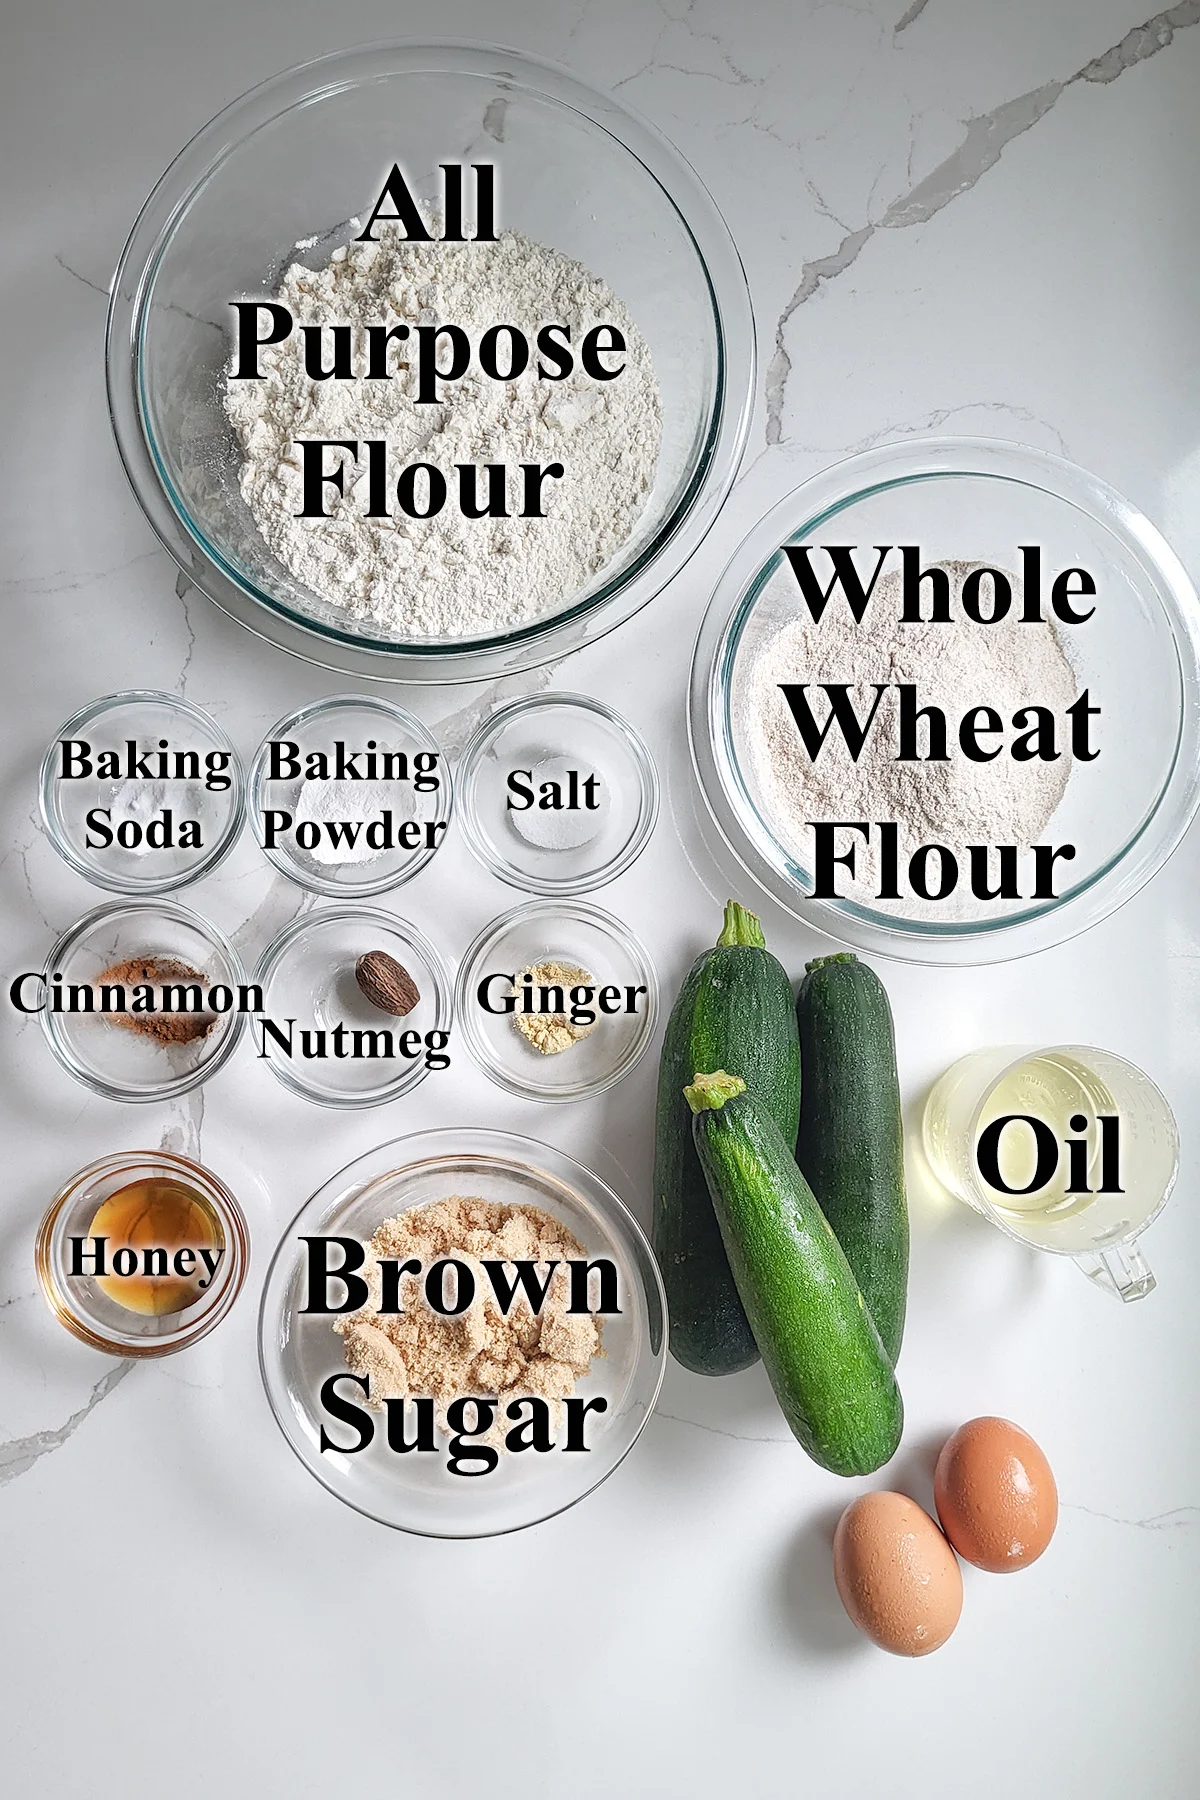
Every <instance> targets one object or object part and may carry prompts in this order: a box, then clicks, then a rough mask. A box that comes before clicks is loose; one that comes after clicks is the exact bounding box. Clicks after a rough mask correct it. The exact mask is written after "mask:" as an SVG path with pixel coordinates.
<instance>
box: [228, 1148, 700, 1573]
mask: <svg viewBox="0 0 1200 1800" xmlns="http://www.w3.org/2000/svg"><path fill="white" fill-rule="evenodd" d="M453 1194H461V1195H470V1196H478V1197H479V1198H480V1199H483V1200H488V1201H492V1202H500V1203H502V1204H505V1205H510V1206H511V1205H526V1206H534V1207H537V1208H538V1209H539V1210H541V1211H542V1212H548V1213H550V1214H552V1215H553V1216H554V1217H555V1218H557V1219H559V1220H560V1221H562V1222H563V1223H564V1224H565V1225H566V1226H567V1228H568V1230H569V1231H570V1232H571V1233H572V1235H573V1236H574V1237H575V1238H576V1239H577V1240H578V1241H579V1243H580V1244H582V1246H583V1248H584V1250H585V1251H586V1252H587V1255H588V1257H589V1259H592V1258H595V1257H608V1258H611V1260H612V1261H613V1262H614V1263H615V1265H616V1270H617V1283H618V1294H617V1298H618V1301H619V1304H620V1307H621V1311H620V1312H619V1313H618V1314H615V1315H609V1316H607V1317H606V1318H605V1320H604V1326H603V1337H602V1342H603V1355H601V1356H600V1357H598V1358H597V1359H596V1360H595V1362H594V1363H593V1365H592V1369H591V1370H590V1371H589V1373H588V1374H587V1375H586V1376H585V1377H584V1378H583V1380H582V1381H581V1382H580V1383H579V1386H578V1388H577V1390H576V1391H577V1392H578V1393H579V1394H580V1396H581V1397H583V1398H586V1399H593V1398H596V1397H597V1396H603V1397H604V1398H605V1399H606V1400H607V1401H608V1407H607V1410H606V1411H605V1412H604V1413H603V1414H602V1415H600V1414H597V1415H595V1416H593V1418H592V1422H591V1424H590V1425H589V1427H588V1431H587V1443H588V1445H589V1449H588V1452H587V1454H582V1455H581V1454H577V1453H573V1454H564V1453H563V1451H562V1450H561V1449H558V1448H556V1449H554V1450H553V1451H550V1452H546V1453H543V1454H538V1453H536V1452H535V1453H532V1454H531V1453H528V1452H527V1453H524V1454H517V1455H510V1454H505V1455H502V1456H501V1458H500V1461H499V1463H498V1464H497V1466H496V1468H495V1469H494V1470H492V1471H491V1473H489V1474H485V1475H479V1476H475V1477H474V1478H470V1479H468V1478H465V1477H464V1476H463V1475H462V1474H457V1475H456V1474H453V1473H451V1472H450V1470H449V1469H448V1468H447V1466H446V1456H445V1444H444V1440H442V1438H441V1434H440V1433H439V1453H437V1454H429V1453H422V1454H415V1455H400V1454H398V1453H397V1452H395V1451H393V1450H390V1449H389V1448H388V1445H387V1442H386V1431H385V1426H384V1415H383V1413H382V1412H380V1413H378V1414H377V1415H376V1429H375V1433H374V1437H373V1440H372V1442H371V1443H370V1444H369V1445H368V1446H367V1447H366V1448H365V1449H362V1450H360V1451H358V1452H357V1453H355V1454H351V1455H347V1454H343V1453H341V1452H339V1451H337V1450H334V1449H330V1448H326V1449H325V1450H322V1448H321V1442H322V1431H323V1430H324V1429H325V1428H326V1427H328V1430H329V1436H330V1437H331V1438H332V1439H333V1440H334V1442H335V1443H347V1442H350V1441H352V1439H353V1434H352V1433H351V1432H349V1431H348V1429H347V1427H346V1425H345V1424H344V1423H343V1424H337V1423H336V1422H335V1421H334V1420H333V1419H332V1418H330V1417H329V1416H328V1415H327V1413H326V1410H325V1408H324V1407H323V1406H322V1404H321V1399H320V1396H321V1390H322V1387H323V1385H324V1383H325V1381H326V1380H327V1378H328V1377H329V1376H331V1375H336V1374H337V1373H338V1372H339V1371H340V1372H341V1373H343V1374H345V1373H346V1364H345V1358H344V1356H343V1353H342V1345H341V1340H340V1339H339V1338H338V1337H337V1335H336V1334H335V1333H334V1331H333V1329H332V1322H331V1320H330V1318H329V1317H327V1316H324V1315H321V1314H313V1313H310V1312H307V1311H306V1310H305V1305H306V1298H307V1281H306V1269H305V1254H306V1253H305V1250H304V1248H303V1245H304V1242H305V1240H306V1239H308V1238H313V1237H336V1236H341V1237H350V1238H357V1239H358V1240H359V1242H360V1243H362V1242H365V1241H366V1240H367V1239H369V1238H370V1237H371V1236H372V1235H373V1234H374V1232H375V1231H376V1230H377V1229H378V1227H379V1226H380V1225H381V1224H382V1223H383V1221H384V1220H385V1219H389V1218H394V1217H395V1216H396V1214H398V1213H401V1212H406V1211H407V1210H408V1209H409V1208H410V1207H421V1206H428V1205H431V1204H432V1203H434V1202H435V1201H438V1200H445V1199H447V1198H448V1197H449V1196H451V1195H453ZM341 1260H342V1259H341V1254H340V1252H339V1251H337V1250H335V1251H334V1252H333V1253H332V1255H331V1256H330V1267H331V1268H336V1267H337V1266H338V1264H339V1263H340V1262H341ZM332 1285H333V1286H334V1287H335V1288H336V1287H337V1286H338V1284H337V1283H336V1282H335V1283H333V1284H332ZM666 1333H667V1314H666V1300H665V1296H664V1294H663V1287H662V1279H661V1277H660V1275H659V1272H658V1265H657V1263H656V1262H655V1260H654V1253H653V1251H652V1250H651V1249H650V1246H649V1244H648V1243H647V1242H646V1239H645V1236H644V1235H643V1233H642V1231H641V1229H640V1228H639V1226H638V1225H637V1223H636V1221H635V1220H634V1218H633V1217H632V1215H631V1214H630V1213H629V1212H627V1211H626V1209H625V1207H624V1206H623V1205H622V1204H621V1202H620V1200H618V1199H617V1196H616V1195H615V1194H614V1193H613V1192H612V1190H611V1189H610V1188H608V1187H606V1186H605V1184H604V1183H603V1182H602V1181H601V1180H600V1179H599V1177H598V1176H596V1175H593V1174H591V1173H590V1172H589V1171H588V1170H587V1169H585V1168H583V1167H581V1165H580V1164H579V1163H577V1162H574V1161H572V1159H571V1158H570V1157H569V1156H564V1155H563V1153H562V1152H561V1151H559V1150H555V1149H552V1148H551V1146H550V1145H549V1144H539V1143H535V1142H534V1141H533V1140H532V1139H531V1138H523V1137H514V1136H512V1135H511V1134H510V1133H508V1132H502V1131H484V1130H481V1129H478V1128H475V1127H463V1128H462V1129H461V1130H448V1131H424V1132H419V1133H417V1134H416V1135H415V1136H413V1137H406V1138H398V1139H396V1140H395V1141H394V1142H393V1143H389V1144H382V1145H380V1147H379V1148H378V1149H377V1150H372V1151H370V1152H369V1153H368V1154H367V1155H366V1156H360V1157H359V1158H358V1160H357V1161H356V1162H352V1163H350V1164H349V1166H348V1167H347V1168H344V1169H342V1170H341V1171H340V1172H339V1173H338V1174H336V1175H334V1176H332V1177H331V1178H330V1180H329V1181H327V1182H326V1183H325V1184H324V1186H323V1187H320V1188H318V1190H317V1192H316V1193H315V1194H314V1195H313V1196H312V1198H311V1200H309V1201H308V1202H307V1204H306V1205H305V1206H304V1207H303V1208H302V1209H301V1211H300V1212H299V1213H298V1214H297V1215H296V1217H295V1218H294V1219H293V1221H292V1223H291V1224H290V1225H289V1227H288V1229H287V1230H286V1231H285V1232H284V1234H283V1237H282V1239H281V1240H280V1243H279V1247H278V1249H277V1250H276V1252H275V1255H274V1258H273V1259H272V1262H271V1267H270V1269H269V1270H268V1272H267V1280H266V1285H265V1287H264V1289H263V1297H262V1309H261V1312H260V1314H259V1358H260V1361H261V1365H262V1376H263V1382H264V1384H265V1386H266V1390H267V1398H268V1400H269V1401H270V1403H271V1410H272V1412H273V1413H274V1414H275V1418H276V1420H277V1422H278V1424H279V1428H280V1430H281V1431H282V1432H283V1435H284V1437H285V1438H286V1439H287V1441H288V1443H289V1444H290V1446H291V1448H292V1449H293V1450H294V1451H295V1453H296V1455H297V1456H298V1457H299V1459H300V1461H301V1462H302V1463H303V1464H304V1466H305V1468H306V1469H307V1470H308V1472H309V1474H310V1475H313V1476H315V1477H316V1479H317V1480H318V1481H319V1482H320V1483H321V1485H322V1486H323V1487H326V1488H328V1489H329V1492H330V1493H331V1494H334V1495H336V1497H337V1498H338V1499H339V1500H342V1501H344V1502H345V1504H346V1505H347V1506H352V1507H354V1508H355V1509H356V1510H357V1511H358V1512H361V1513H365V1514H366V1515H367V1517H368V1518H371V1519H377V1520H379V1522H380V1523H381V1524H383V1525H391V1526H394V1527H396V1528H397V1529H398V1530H401V1531H411V1532H416V1533H417V1534H418V1535H421V1536H424V1537H444V1538H470V1537H491V1536H494V1535H497V1534H499V1533H502V1532H506V1531H518V1530H520V1529H521V1528H522V1527H523V1526H526V1525H535V1524H538V1523H539V1522H540V1521H541V1520H543V1519H548V1518H551V1517H553V1515H554V1514H555V1513H559V1512H563V1511H565V1510H566V1508H567V1507H569V1506H573V1505H574V1504H575V1503H576V1501H578V1500H582V1499H583V1498H584V1497H585V1495H587V1494H590V1493H591V1492H592V1490H593V1489H594V1488H597V1487H599V1485H600V1483H601V1482H602V1481H604V1480H605V1479H606V1477H607V1476H609V1475H611V1474H612V1472H613V1470H614V1469H615V1468H616V1467H617V1466H618V1464H619V1463H621V1462H622V1461H623V1460H624V1458H625V1457H626V1456H627V1455H628V1453H629V1451H630V1450H631V1449H632V1448H633V1445H634V1444H635V1442H636V1441H637V1439H638V1436H639V1435H640V1433H641V1430H642V1427H643V1426H644V1425H645V1423H646V1420H647V1419H648V1418H649V1417H650V1414H651V1413H652V1412H653V1411H654V1405H655V1402H656V1400H657V1399H658V1393H659V1389H660V1388H661V1386H662V1380H663V1371H664V1368H665V1366H666V1356H667V1335H666ZM341 1393H342V1394H343V1395H344V1396H349V1397H351V1398H355V1397H356V1396H355V1394H354V1391H353V1390H351V1389H350V1388H348V1387H347V1385H346V1383H342V1384H341ZM358 1397H359V1398H361V1396H358Z"/></svg>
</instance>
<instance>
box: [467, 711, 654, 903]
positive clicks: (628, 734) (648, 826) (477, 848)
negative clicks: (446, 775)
mask: <svg viewBox="0 0 1200 1800" xmlns="http://www.w3.org/2000/svg"><path fill="white" fill-rule="evenodd" d="M551 707H570V708H574V709H575V710H576V711H579V712H590V713H594V714H595V715H596V716H597V718H600V719H602V720H603V721H604V723H605V724H606V725H610V726H612V727H613V730H614V734H615V735H616V737H618V738H619V739H620V740H621V742H622V743H623V744H624V746H625V748H626V750H627V751H628V754H629V760H630V763H631V765H632V767H633V769H634V772H635V774H636V776H637V779H638V787H639V796H638V815H637V819H636V820H635V822H634V826H633V830H632V831H631V832H630V834H629V836H628V838H627V839H626V840H625V842H624V844H623V845H622V846H621V848H620V849H619V850H618V851H617V853H616V855H615V856H612V857H610V858H609V860H608V861H607V862H605V863H600V864H596V865H594V866H593V867H592V868H590V869H585V870H584V871H583V873H582V874H578V875H570V876H560V877H559V878H558V879H555V878H554V877H553V876H548V875H539V874H535V873H534V872H533V871H532V870H530V869H524V868H521V867H520V866H519V865H518V864H517V863H515V862H506V861H505V860H504V859H503V858H502V857H501V856H500V854H499V852H498V851H497V849H496V846H495V838H494V837H493V836H492V835H490V834H489V833H488V832H487V831H485V829H484V827H483V825H482V823H481V822H480V820H479V818H478V815H477V812H476V806H475V789H476V783H477V780H478V775H479V768H480V764H481V763H482V762H483V759H484V757H485V756H486V755H487V753H488V751H489V750H490V749H491V748H492V747H493V745H494V744H495V741H496V739H497V738H498V737H499V736H500V734H501V732H503V731H504V730H505V729H506V728H507V727H508V726H509V725H511V724H512V723H513V722H514V721H515V720H517V719H523V718H526V717H528V716H529V715H531V714H536V713H539V712H544V711H546V710H547V709H549V708H551ZM456 779H457V781H458V783H459V789H458V799H459V808H460V811H459V823H460V826H461V829H462V834H463V837H464V838H465V839H466V842H467V847H468V849H469V850H470V851H471V853H472V855H473V856H474V857H475V859H476V861H477V862H479V863H481V864H482V865H483V867H484V868H485V869H489V870H490V871H491V873H492V874H493V875H494V876H495V877H496V879H497V880H498V881H502V882H504V884H505V885H506V886H507V887H514V888H518V889H520V890H521V891H522V892H524V893H530V894H538V895H541V896H543V897H545V898H547V899H569V898H570V897H571V895H573V894H589V893H593V892H594V891H595V890H596V889H597V888H601V887H607V886H608V885H609V883H610V882H613V881H615V880H616V878H617V876H618V875H623V874H624V873H625V871H626V869H629V868H632V867H633V864H634V863H635V862H636V861H637V859H638V857H639V856H640V855H641V854H642V851H643V850H644V849H645V848H646V845H647V844H648V843H649V841H650V836H651V833H652V832H653V830H654V827H655V825H656V824H657V822H658V811H659V805H660V792H659V780H658V770H657V768H656V767H655V763H654V758H653V756H652V755H651V754H650V749H649V746H648V745H647V743H646V741H645V739H644V738H643V737H642V735H641V733H640V732H639V731H637V730H636V729H635V727H634V726H632V725H631V724H630V723H629V721H628V719H626V718H625V717H624V715H623V714H621V713H619V712H618V711H617V710H616V708H615V707H613V706H609V705H607V703H606V702H605V701H603V700H598V699H597V698H596V697H595V696H594V695H592V694H573V693H567V692H565V691H554V692H547V693H542V694H525V695H522V696H521V697H520V698H519V699H516V700H509V701H507V702H505V704H504V705H502V706H498V707H497V708H496V710H495V712H493V713H489V715H488V717H487V718H486V719H485V720H484V721H483V723H482V724H481V725H480V726H479V728H478V730H477V731H476V732H475V733H474V735H473V736H472V737H471V739H470V740H469V742H468V744H467V746H466V749H465V750H464V751H463V753H462V755H461V757H460V758H459V761H458V769H457V772H456ZM534 848H536V846H533V845H531V846H530V849H531V850H532V849H534Z"/></svg>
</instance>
